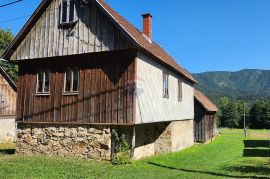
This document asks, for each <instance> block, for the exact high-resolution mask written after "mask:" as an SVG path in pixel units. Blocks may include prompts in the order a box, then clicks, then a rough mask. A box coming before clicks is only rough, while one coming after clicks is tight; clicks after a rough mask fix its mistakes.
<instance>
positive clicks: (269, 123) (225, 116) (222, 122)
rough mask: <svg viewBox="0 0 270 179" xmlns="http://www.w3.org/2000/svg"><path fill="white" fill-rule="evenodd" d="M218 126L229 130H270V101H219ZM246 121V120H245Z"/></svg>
mask: <svg viewBox="0 0 270 179" xmlns="http://www.w3.org/2000/svg"><path fill="white" fill-rule="evenodd" d="M218 106H219V112H218V114H217V119H218V126H219V127H227V128H243V127H244V121H245V124H246V127H247V128H251V129H270V101H269V100H256V101H254V102H249V103H247V102H244V101H243V100H233V99H231V98H228V97H223V98H220V100H219V101H218ZM244 119H245V120H244Z"/></svg>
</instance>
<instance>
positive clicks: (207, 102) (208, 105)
mask: <svg viewBox="0 0 270 179" xmlns="http://www.w3.org/2000/svg"><path fill="white" fill-rule="evenodd" d="M194 96H195V98H196V99H197V100H198V101H199V103H200V104H201V105H202V106H203V107H204V108H205V109H206V110H207V111H211V112H216V111H218V108H217V106H216V105H215V104H214V103H213V102H212V101H211V100H210V99H208V98H207V97H206V96H205V95H204V94H203V93H202V92H201V91H199V90H197V89H195V91H194Z"/></svg>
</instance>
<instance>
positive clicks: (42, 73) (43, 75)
mask: <svg viewBox="0 0 270 179" xmlns="http://www.w3.org/2000/svg"><path fill="white" fill-rule="evenodd" d="M49 91H50V71H49V70H48V69H46V70H39V71H38V73H37V84H36V93H49Z"/></svg>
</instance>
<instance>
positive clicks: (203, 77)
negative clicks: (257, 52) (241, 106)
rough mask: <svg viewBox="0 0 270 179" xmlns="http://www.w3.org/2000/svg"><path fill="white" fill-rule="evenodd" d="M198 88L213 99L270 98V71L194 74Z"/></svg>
mask: <svg viewBox="0 0 270 179" xmlns="http://www.w3.org/2000/svg"><path fill="white" fill-rule="evenodd" d="M192 75H193V77H194V78H195V79H196V80H197V81H198V84H197V85H196V88H198V89H200V90H202V91H203V92H205V93H206V94H207V95H208V96H209V97H211V98H212V99H215V98H220V97H223V96H228V97H231V98H236V99H254V100H255V99H257V98H260V99H261V98H270V70H265V69H243V70H239V71H207V72H202V73H192Z"/></svg>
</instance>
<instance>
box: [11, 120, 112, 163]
mask: <svg viewBox="0 0 270 179" xmlns="http://www.w3.org/2000/svg"><path fill="white" fill-rule="evenodd" d="M16 140H17V147H16V153H17V154H25V155H34V154H44V155H49V156H56V155H58V156H79V157H82V158H88V159H105V160H110V158H111V130H110V127H105V126H63V125H61V126H56V125H52V126H44V125H32V124H18V126H17V139H16Z"/></svg>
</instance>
